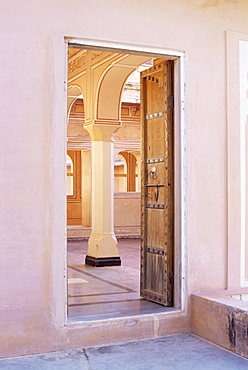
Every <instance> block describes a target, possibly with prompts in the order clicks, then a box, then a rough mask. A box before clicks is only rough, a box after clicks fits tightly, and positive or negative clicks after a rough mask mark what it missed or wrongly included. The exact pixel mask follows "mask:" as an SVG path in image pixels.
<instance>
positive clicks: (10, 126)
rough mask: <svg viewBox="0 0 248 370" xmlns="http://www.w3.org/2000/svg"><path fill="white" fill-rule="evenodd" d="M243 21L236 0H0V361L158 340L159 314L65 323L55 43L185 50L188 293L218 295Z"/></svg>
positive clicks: (60, 96) (62, 111) (241, 2)
mask: <svg viewBox="0 0 248 370" xmlns="http://www.w3.org/2000/svg"><path fill="white" fill-rule="evenodd" d="M247 14H248V4H247V1H246V0H228V1H224V0H223V1H222V0H219V1H218V0H209V1H207V0H193V1H185V0H174V1H173V2H172V1H169V0H163V1H162V0H157V1H148V0H144V1H140V0H132V1H131V0H127V1H121V0H117V1H116V0H115V1H114V0H106V1H104V2H102V1H99V0H93V1H84V0H73V1H69V2H68V1H61V0H52V1H51V0H50V1H47V0H45V1H36V2H34V1H29V0H26V1H16V0H13V1H9V2H3V1H1V12H0V44H1V53H0V76H1V91H0V96H1V105H0V117H1V126H0V130H1V132H0V140H1V145H0V150H1V180H0V181H1V207H0V219H1V245H0V248H1V258H0V282H1V300H0V323H1V326H0V327H1V333H2V334H1V335H0V348H1V349H0V355H1V356H11V355H20V354H25V353H37V352H41V351H52V350H58V349H64V348H73V347H74V348H75V347H76V346H78V345H81V343H82V342H85V343H86V344H89V345H94V344H101V343H111V342H114V341H120V340H131V339H137V338H139V337H142V336H143V337H146V338H148V337H152V336H153V335H154V330H155V329H154V327H155V328H156V333H157V332H161V333H163V335H165V334H166V333H165V332H166V331H165V330H164V328H165V324H164V321H163V320H164V318H163V319H161V321H160V322H158V321H156V320H155V319H153V321H149V320H148V319H146V318H143V319H142V320H140V321H139V323H138V324H137V325H136V326H135V327H133V326H130V325H129V326H128V325H126V324H125V323H122V324H121V325H122V328H124V329H125V330H124V329H123V330H124V334H123V336H120V334H119V333H120V329H118V326H117V324H115V323H111V324H110V327H107V323H104V324H103V325H102V326H100V327H99V325H98V324H95V325H91V326H90V325H86V326H85V327H81V326H80V325H79V324H78V325H71V326H68V325H65V317H66V289H65V286H66V277H65V274H64V271H65V255H66V243H65V236H66V230H65V225H66V214H65V166H64V163H65V138H66V123H65V122H66V91H65V89H64V81H65V79H66V62H67V59H66V55H67V54H66V52H67V50H66V44H65V41H64V38H65V37H78V38H82V39H85V38H89V39H93V40H99V41H103V40H106V41H113V42H116V43H120V45H121V43H126V44H130V45H132V44H136V45H144V46H147V47H149V46H156V47H160V48H167V49H174V50H182V51H185V55H186V107H187V114H186V131H187V142H186V146H187V227H188V242H187V245H188V248H187V263H188V265H187V288H188V294H190V293H192V292H198V291H203V290H210V289H211V290H215V289H224V288H226V281H227V274H228V271H227V266H228V265H227V237H228V235H227V154H228V153H227V103H226V94H227V90H226V63H227V59H226V58H227V57H226V36H225V32H226V31H227V30H232V31H236V32H242V33H248V23H247ZM120 47H121V46H120ZM61 184H62V185H61ZM63 184H64V185H63ZM234 263H235V261H234ZM237 268H238V266H237ZM157 325H158V326H159V327H157ZM173 327H174V328H175V331H180V330H182V331H183V330H184V331H187V330H189V328H190V326H189V316H187V315H186V314H182V315H181V316H180V315H179V314H178V316H175V317H174V318H171V319H170V324H169V329H170V333H172V332H173V330H172V329H173ZM109 328H110V329H111V330H110V331H109ZM107 333H110V334H107ZM86 339H87V340H86Z"/></svg>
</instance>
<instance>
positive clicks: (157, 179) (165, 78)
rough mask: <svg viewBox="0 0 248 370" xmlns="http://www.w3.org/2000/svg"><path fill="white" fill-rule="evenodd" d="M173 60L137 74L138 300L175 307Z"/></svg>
mask: <svg viewBox="0 0 248 370" xmlns="http://www.w3.org/2000/svg"><path fill="white" fill-rule="evenodd" d="M172 76H173V61H162V62H160V63H158V64H157V65H155V66H154V67H152V68H150V69H148V70H146V71H143V72H142V73H141V113H142V149H141V151H142V174H141V183H142V220H141V230H142V242H141V279H140V281H141V296H142V297H144V298H146V299H148V300H151V301H154V302H157V303H160V304H163V305H165V306H172V304H173V285H174V277H173V239H174V238H173V234H174V230H173V224H174V222H173V218H174V217H173V202H174V201H173V192H174V191H173V172H174V170H173V105H174V103H173V78H172Z"/></svg>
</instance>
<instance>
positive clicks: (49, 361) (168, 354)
mask: <svg viewBox="0 0 248 370" xmlns="http://www.w3.org/2000/svg"><path fill="white" fill-rule="evenodd" d="M0 368H1V369H8V370H18V369H21V370H31V369H32V370H41V369H45V370H59V369H66V370H74V369H75V370H79V369H85V370H122V369H125V370H132V369H133V370H148V369H149V370H152V369H154V370H160V369H167V370H172V369H173V370H175V369H180V370H187V369H189V370H191V369H196V370H203V369H204V370H220V369H225V370H232V369H233V370H238V369H248V360H247V359H244V358H242V357H240V356H237V355H235V354H233V353H232V352H228V351H226V350H224V349H222V348H220V347H217V346H215V345H213V344H211V343H209V342H207V341H205V340H203V339H200V338H198V337H196V336H194V335H192V334H182V335H173V336H168V337H163V338H157V339H150V340H140V341H136V342H129V343H123V344H117V345H112V346H105V347H94V348H85V349H84V348H82V349H75V350H70V351H61V352H53V353H47V354H40V355H32V356H23V357H16V358H8V359H0Z"/></svg>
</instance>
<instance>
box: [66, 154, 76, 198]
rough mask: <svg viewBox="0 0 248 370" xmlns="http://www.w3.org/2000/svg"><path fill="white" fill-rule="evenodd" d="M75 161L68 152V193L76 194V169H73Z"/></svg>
mask: <svg viewBox="0 0 248 370" xmlns="http://www.w3.org/2000/svg"><path fill="white" fill-rule="evenodd" d="M73 167H74V166H73V161H72V158H71V157H70V156H69V154H67V156H66V169H67V170H66V174H67V178H66V194H67V195H69V196H70V195H73V194H74V179H73V176H74V171H73Z"/></svg>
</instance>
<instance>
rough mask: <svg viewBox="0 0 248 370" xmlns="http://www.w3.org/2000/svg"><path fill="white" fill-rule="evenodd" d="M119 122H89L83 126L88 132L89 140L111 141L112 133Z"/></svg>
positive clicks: (118, 125)
mask: <svg viewBox="0 0 248 370" xmlns="http://www.w3.org/2000/svg"><path fill="white" fill-rule="evenodd" d="M120 124H121V122H120V121H115V123H114V124H113V123H112V122H109V123H108V122H106V123H105V124H103V123H91V124H90V125H87V126H85V129H86V130H87V131H88V133H89V134H90V138H91V141H112V140H113V139H112V135H113V133H114V132H115V131H117V130H118V129H119V127H120Z"/></svg>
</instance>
